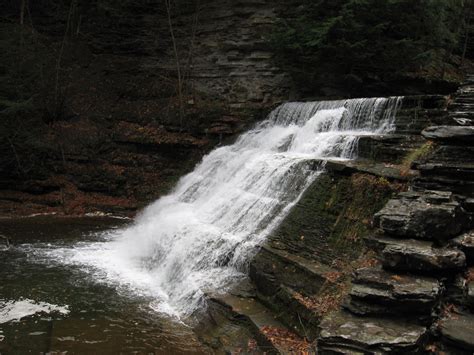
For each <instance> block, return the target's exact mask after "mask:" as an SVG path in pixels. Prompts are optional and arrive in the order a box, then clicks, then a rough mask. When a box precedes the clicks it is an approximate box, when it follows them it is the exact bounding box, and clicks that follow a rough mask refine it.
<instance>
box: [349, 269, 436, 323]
mask: <svg viewBox="0 0 474 355" xmlns="http://www.w3.org/2000/svg"><path fill="white" fill-rule="evenodd" d="M440 291H441V285H440V283H439V281H438V280H436V279H434V278H429V277H423V276H414V275H403V274H395V273H392V272H389V271H386V270H383V269H381V268H379V267H374V268H363V269H359V270H357V271H356V272H355V273H354V277H353V279H352V289H351V291H350V293H349V295H350V301H349V302H348V303H346V304H345V307H346V308H347V309H348V310H350V311H351V312H353V313H355V314H358V315H380V314H385V315H392V316H397V315H399V314H406V315H407V316H408V317H410V316H414V317H417V318H420V315H425V316H427V317H428V318H429V316H430V314H431V310H432V307H433V306H434V305H435V303H436V302H437V301H438V298H439V295H440Z"/></svg>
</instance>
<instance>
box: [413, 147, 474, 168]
mask: <svg viewBox="0 0 474 355" xmlns="http://www.w3.org/2000/svg"><path fill="white" fill-rule="evenodd" d="M426 162H429V163H440V164H453V163H455V164H459V163H462V164H473V165H474V147H470V146H457V145H436V146H435V147H434V149H433V151H432V152H431V153H430V154H429V156H428V157H426V158H424V161H421V163H426ZM417 163H418V162H416V161H415V165H414V168H415V169H416V168H417Z"/></svg>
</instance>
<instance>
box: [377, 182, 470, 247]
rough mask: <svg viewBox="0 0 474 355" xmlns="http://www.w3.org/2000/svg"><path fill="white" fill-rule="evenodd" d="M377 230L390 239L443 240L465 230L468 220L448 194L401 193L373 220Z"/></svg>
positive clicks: (436, 192) (431, 192) (438, 192)
mask: <svg viewBox="0 0 474 355" xmlns="http://www.w3.org/2000/svg"><path fill="white" fill-rule="evenodd" d="M374 221H375V224H376V226H378V227H380V228H381V229H383V231H384V232H385V233H387V234H389V235H394V236H398V237H404V238H415V239H423V240H445V239H448V238H451V237H454V236H456V235H459V233H461V232H462V231H463V229H465V228H467V226H468V223H469V218H468V217H467V215H466V212H465V211H464V210H463V209H462V207H461V205H460V203H459V202H457V201H455V200H454V199H453V196H452V193H451V192H448V191H429V190H428V191H424V192H403V193H400V194H398V196H397V197H396V198H394V199H391V200H390V201H388V202H387V204H386V205H385V207H384V208H382V210H380V211H379V212H378V213H376V214H375V216H374Z"/></svg>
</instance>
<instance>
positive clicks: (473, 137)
mask: <svg viewBox="0 0 474 355" xmlns="http://www.w3.org/2000/svg"><path fill="white" fill-rule="evenodd" d="M421 134H422V135H423V137H425V138H427V139H433V140H444V141H453V142H456V143H469V144H474V126H432V127H428V128H426V129H425V130H423V132H421Z"/></svg>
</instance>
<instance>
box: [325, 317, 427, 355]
mask: <svg viewBox="0 0 474 355" xmlns="http://www.w3.org/2000/svg"><path fill="white" fill-rule="evenodd" d="M320 327H321V333H320V335H319V337H318V354H321V355H325V354H388V353H390V354H408V353H409V354H414V353H418V351H419V349H420V347H421V345H422V343H423V341H424V339H425V338H426V335H427V329H426V328H425V327H423V326H420V325H417V324H413V323H408V322H405V321H402V320H394V319H388V318H379V317H377V318H375V317H358V316H355V315H352V314H350V313H348V312H345V311H340V312H335V313H332V314H330V315H328V316H326V317H325V318H324V319H323V320H322V322H321V325H320Z"/></svg>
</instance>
